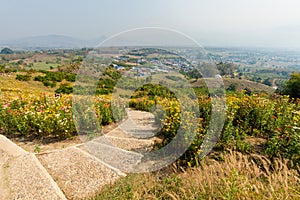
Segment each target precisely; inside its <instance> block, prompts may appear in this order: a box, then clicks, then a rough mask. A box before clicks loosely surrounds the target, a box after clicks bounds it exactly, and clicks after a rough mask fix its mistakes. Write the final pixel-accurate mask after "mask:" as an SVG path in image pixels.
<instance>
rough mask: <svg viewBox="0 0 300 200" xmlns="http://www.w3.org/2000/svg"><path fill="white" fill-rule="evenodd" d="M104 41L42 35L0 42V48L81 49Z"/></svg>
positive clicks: (100, 39)
mask: <svg viewBox="0 0 300 200" xmlns="http://www.w3.org/2000/svg"><path fill="white" fill-rule="evenodd" d="M104 39H105V37H100V38H98V39H93V40H81V39H77V38H73V37H70V36H64V35H43V36H34V37H27V38H22V39H18V40H12V41H8V42H1V43H0V46H8V47H11V48H17V49H54V48H61V49H65V48H83V47H95V46H97V45H98V44H99V43H100V42H101V41H103V40H104Z"/></svg>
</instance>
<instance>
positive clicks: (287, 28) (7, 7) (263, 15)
mask: <svg viewBox="0 0 300 200" xmlns="http://www.w3.org/2000/svg"><path fill="white" fill-rule="evenodd" d="M298 8H300V2H299V1H297V0H286V1H279V0H264V1H258V0H253V1H245V0H241V1H237V0H214V1H204V0H200V1H197V0H191V1H189V2H184V1H181V0H174V1H170V0H169V1H167V0H166V1H160V0H153V1H143V2H142V1H138V0H129V1H121V0H111V1H109V0H101V1H96V0H87V1H85V2H83V1H79V0H74V1H72V2H66V1H58V0H53V1H39V0H27V1H18V0H11V1H6V2H2V4H1V7H0V17H1V18H2V19H4V21H5V23H3V24H2V26H1V32H0V41H11V40H17V39H21V38H27V37H33V36H41V35H66V36H71V37H73V38H78V39H82V40H92V39H96V38H100V37H103V36H105V37H110V36H111V35H114V34H117V33H119V32H122V31H126V30H129V29H134V28H141V27H163V28H168V29H173V30H177V31H180V32H182V33H184V34H187V35H189V36H190V37H192V38H194V39H195V40H196V41H197V42H198V43H200V44H201V45H203V46H221V47H226V46H228V47H272V48H290V49H293V48H296V49H300V12H299V10H298Z"/></svg>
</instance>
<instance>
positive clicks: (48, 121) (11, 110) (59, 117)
mask: <svg viewBox="0 0 300 200" xmlns="http://www.w3.org/2000/svg"><path fill="white" fill-rule="evenodd" d="M6 97H7V95H6V96H4V95H3V93H2V96H1V98H0V130H1V132H2V133H4V134H5V135H8V136H10V135H22V136H26V137H30V136H35V137H55V138H61V139H64V138H68V137H72V136H74V135H77V131H76V129H75V125H74V122H73V116H72V109H71V108H72V97H71V96H70V95H63V96H61V97H54V95H53V94H49V95H46V94H40V95H38V96H36V95H29V94H24V95H22V96H19V97H17V98H16V97H13V98H6ZM104 102H105V103H104ZM94 108H95V111H96V113H97V114H98V115H97V116H98V120H99V124H100V125H101V124H102V125H104V124H107V123H109V122H112V121H114V119H112V114H111V110H110V103H109V102H107V100H105V99H97V100H96V101H95V107H94ZM102 115H103V116H102ZM102 122H103V123H102ZM85 123H88V122H85Z"/></svg>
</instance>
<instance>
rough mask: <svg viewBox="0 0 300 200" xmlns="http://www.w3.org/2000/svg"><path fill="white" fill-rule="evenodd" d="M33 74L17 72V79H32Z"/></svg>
mask: <svg viewBox="0 0 300 200" xmlns="http://www.w3.org/2000/svg"><path fill="white" fill-rule="evenodd" d="M30 79H31V76H30V75H29V74H26V75H22V74H17V76H16V80H18V81H30Z"/></svg>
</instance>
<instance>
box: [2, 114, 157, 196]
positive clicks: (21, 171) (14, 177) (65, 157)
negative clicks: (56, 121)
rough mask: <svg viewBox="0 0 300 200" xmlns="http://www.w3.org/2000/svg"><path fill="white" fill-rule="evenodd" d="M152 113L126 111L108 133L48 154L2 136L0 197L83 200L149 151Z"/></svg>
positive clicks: (155, 129) (124, 171)
mask: <svg viewBox="0 0 300 200" xmlns="http://www.w3.org/2000/svg"><path fill="white" fill-rule="evenodd" d="M157 129H158V128H157V127H155V126H154V116H153V115H151V113H147V112H141V111H133V110H128V119H127V120H125V121H124V122H123V123H122V124H120V125H119V126H118V128H116V129H114V130H112V131H110V132H109V133H108V134H106V135H104V136H101V137H99V138H95V139H94V140H92V141H88V142H86V143H84V144H79V145H75V146H72V147H68V148H65V149H58V150H54V151H51V152H45V153H40V154H33V153H29V152H26V151H25V150H23V149H22V148H20V147H19V146H17V145H16V144H14V143H13V142H11V141H10V140H8V139H7V138H6V137H4V136H2V135H0V153H1V157H0V167H1V168H0V175H1V176H0V191H1V194H0V199H3V200H5V199H28V200H29V199H30V200H31V199H47V200H48V199H49V200H50V199H86V198H89V197H92V196H94V195H95V194H97V193H99V192H100V191H101V188H102V187H103V186H104V185H106V184H110V183H113V182H114V181H116V180H117V179H118V178H120V177H122V176H126V174H125V173H126V172H130V171H132V170H133V168H134V166H135V165H136V164H137V163H139V162H140V161H141V159H142V157H143V154H142V152H146V151H149V150H151V147H152V146H153V143H154V141H153V136H154V135H155V133H156V131H157Z"/></svg>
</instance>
